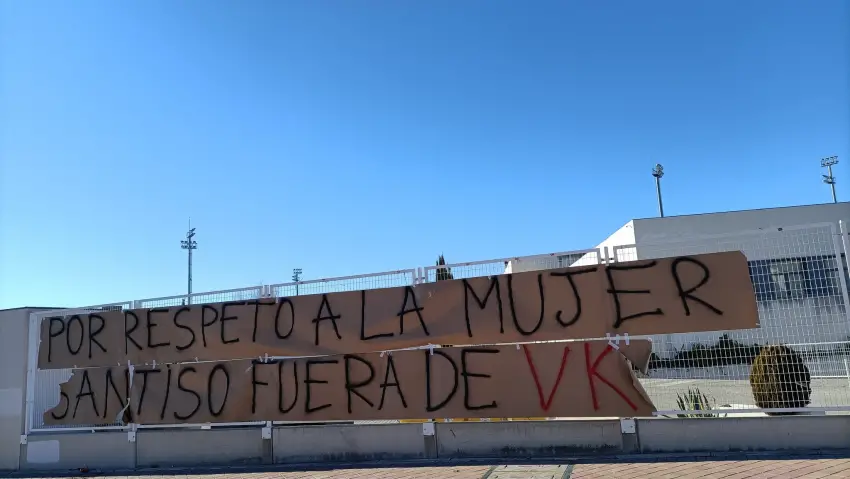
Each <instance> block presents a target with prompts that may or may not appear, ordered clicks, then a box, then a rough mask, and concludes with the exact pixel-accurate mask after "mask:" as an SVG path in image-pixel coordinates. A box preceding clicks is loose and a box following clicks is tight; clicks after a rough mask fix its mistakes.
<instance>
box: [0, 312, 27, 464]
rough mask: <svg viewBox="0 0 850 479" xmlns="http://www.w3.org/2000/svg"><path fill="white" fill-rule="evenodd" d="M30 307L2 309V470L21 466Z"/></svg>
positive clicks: (0, 356) (0, 410)
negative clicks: (19, 464)
mask: <svg viewBox="0 0 850 479" xmlns="http://www.w3.org/2000/svg"><path fill="white" fill-rule="evenodd" d="M28 325H29V310H28V309H12V310H6V311H0V471H2V470H15V469H17V468H18V457H19V456H20V454H19V451H20V444H21V434H23V433H24V417H25V408H24V405H25V403H26V401H25V399H26V384H27V342H28V340H27V337H28V331H29V328H28Z"/></svg>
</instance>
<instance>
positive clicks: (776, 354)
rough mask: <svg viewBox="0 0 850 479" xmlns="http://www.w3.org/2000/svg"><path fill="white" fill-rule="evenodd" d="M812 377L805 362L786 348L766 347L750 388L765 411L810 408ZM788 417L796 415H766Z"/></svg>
mask: <svg viewBox="0 0 850 479" xmlns="http://www.w3.org/2000/svg"><path fill="white" fill-rule="evenodd" d="M811 383H812V376H811V374H810V373H809V368H808V366H806V363H805V362H803V358H802V357H801V356H800V355H799V354H797V352H796V351H794V350H793V349H791V348H789V347H788V346H785V345H778V346H765V347H763V348H762V350H761V353H759V355H758V356H757V357H756V359H755V361H753V367H752V370H751V371H750V386H751V387H752V390H753V398H754V399H755V401H756V405H757V406H758V407H760V408H764V409H773V408H802V407H806V406H808V405H809V403H810V402H811V395H812V388H811ZM767 414H768V415H769V416H785V415H792V414H796V413H767Z"/></svg>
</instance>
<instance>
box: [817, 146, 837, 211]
mask: <svg viewBox="0 0 850 479" xmlns="http://www.w3.org/2000/svg"><path fill="white" fill-rule="evenodd" d="M836 164H838V157H837V156H830V157H827V158H823V159H821V160H820V166H821V168H826V172H827V174H825V175H821V176H823V182H824V183H826V184H828V185H829V186H830V187H832V202H833V203H838V197H837V196H836V195H835V177H834V176H832V165H836Z"/></svg>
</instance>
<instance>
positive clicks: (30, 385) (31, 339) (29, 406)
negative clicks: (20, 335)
mask: <svg viewBox="0 0 850 479" xmlns="http://www.w3.org/2000/svg"><path fill="white" fill-rule="evenodd" d="M40 320H41V315H40V314H39V313H30V317H29V331H28V333H29V334H28V344H27V394H26V408H25V410H26V417H25V418H24V434H29V433H30V432H31V431H32V426H33V425H32V418H33V414H34V409H35V381H36V370H37V369H38V343H39V329H40V326H41V321H40Z"/></svg>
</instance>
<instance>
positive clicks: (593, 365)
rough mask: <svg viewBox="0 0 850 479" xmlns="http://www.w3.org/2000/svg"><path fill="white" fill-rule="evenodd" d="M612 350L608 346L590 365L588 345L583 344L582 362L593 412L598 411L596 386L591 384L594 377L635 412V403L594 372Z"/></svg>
mask: <svg viewBox="0 0 850 479" xmlns="http://www.w3.org/2000/svg"><path fill="white" fill-rule="evenodd" d="M613 350H614V348H613V347H611V345H610V344H609V345H608V346H607V347H606V348H605V350H604V351H602V352H601V353H599V356H597V357H596V360H595V361H593V363H591V362H590V343H584V360H585V364H586V365H587V381H588V382H589V383H590V396H591V398H593V410H594V411H598V410H599V401H598V400H597V399H596V385H595V384H594V383H593V378H594V376H595V377H596V378H597V379H599V380H600V381H602V382H603V383H605V384H607V385H608V387H609V388H611V389H613V390H614V392H615V393H617V394H618V395H619V396H620V397H621V398H623V401H626V403H627V404H628V405H629V406H630V407H631V408H632V410H633V411H637V409H638V407H637V406H636V405H635V403H633V402H632V401H631V400H630V399H629V398H628V396H626V395H625V394H624V393H623V391H620V389H619V388H617V386H615V385H614V384H612V383H611V381H609V380H607V379H605V377H603V376H602V375H601V374H599V372H598V371H597V370H596V368H597V367H598V366H599V363H600V362H602V360H603V359H605V356H607V355H608V353H610V352H611V351H613Z"/></svg>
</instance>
